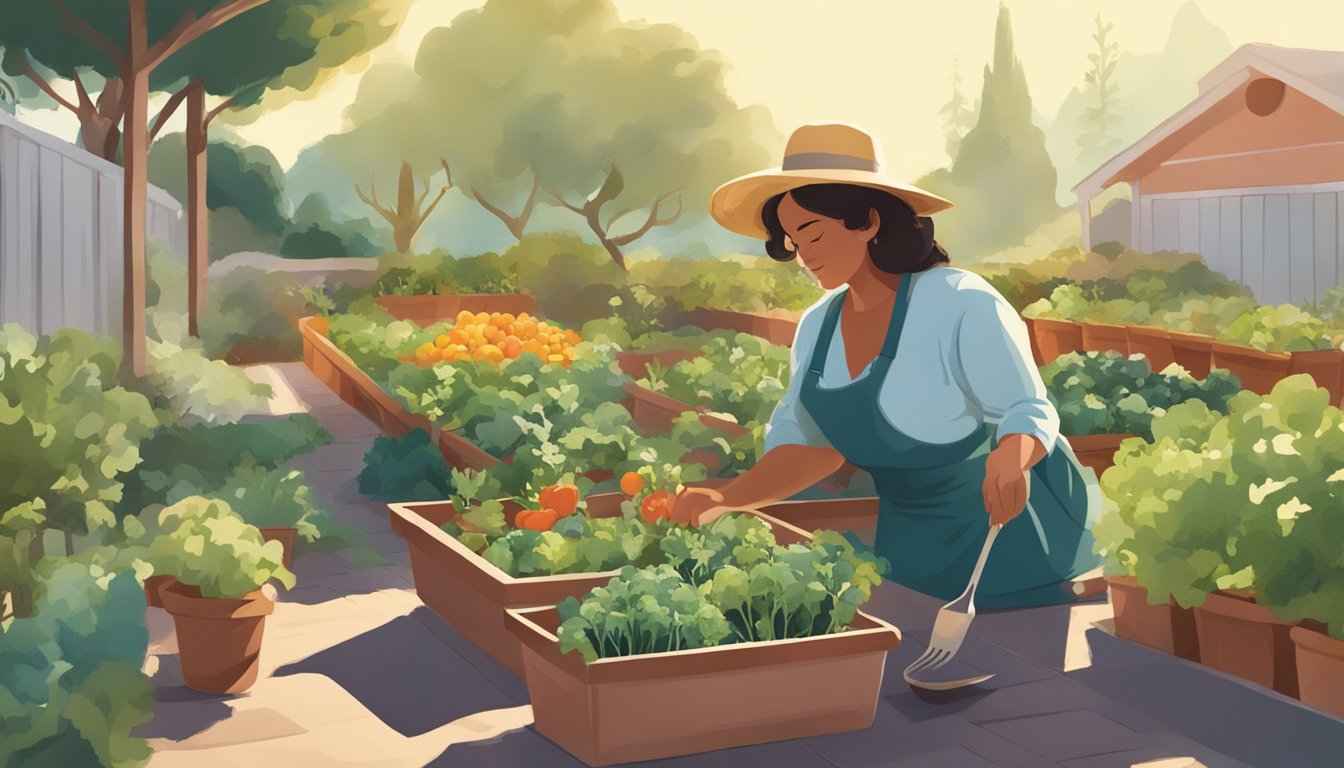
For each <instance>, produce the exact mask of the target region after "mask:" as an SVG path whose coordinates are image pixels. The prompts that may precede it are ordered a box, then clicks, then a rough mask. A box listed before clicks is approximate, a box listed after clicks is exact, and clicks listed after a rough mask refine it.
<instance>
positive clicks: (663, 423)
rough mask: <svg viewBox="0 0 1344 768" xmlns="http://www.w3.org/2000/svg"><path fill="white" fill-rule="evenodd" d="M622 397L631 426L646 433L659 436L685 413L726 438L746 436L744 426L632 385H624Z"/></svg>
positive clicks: (734, 438) (659, 393) (694, 406)
mask: <svg viewBox="0 0 1344 768" xmlns="http://www.w3.org/2000/svg"><path fill="white" fill-rule="evenodd" d="M625 394H626V398H625V400H624V401H623V403H622V404H623V405H625V407H626V410H628V411H630V416H631V418H632V419H633V420H634V422H635V426H637V427H639V428H640V429H641V430H644V432H645V433H647V434H660V433H663V432H666V431H668V430H670V429H672V422H674V421H676V419H677V417H678V416H681V415H682V414H683V413H685V412H687V411H695V412H696V413H699V414H700V422H701V423H702V424H704V425H705V426H707V427H714V428H715V429H719V430H722V431H723V432H725V433H727V434H728V436H729V438H730V439H733V440H736V439H737V438H739V437H742V436H743V435H745V434H747V429H746V427H743V426H742V425H741V424H738V423H737V422H735V421H729V420H727V419H722V418H719V417H718V416H712V415H710V414H709V412H708V411H707V409H705V408H702V407H700V406H696V405H691V404H689V403H683V402H681V401H680V400H677V399H676V398H672V397H668V396H667V395H664V394H662V393H661V392H654V391H653V390H650V389H645V388H644V387H641V386H639V385H638V384H636V383H633V382H631V383H629V384H626V385H625Z"/></svg>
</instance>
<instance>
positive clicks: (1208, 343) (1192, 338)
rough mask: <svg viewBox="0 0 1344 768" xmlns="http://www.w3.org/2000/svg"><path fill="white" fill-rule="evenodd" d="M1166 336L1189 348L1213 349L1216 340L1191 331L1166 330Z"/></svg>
mask: <svg viewBox="0 0 1344 768" xmlns="http://www.w3.org/2000/svg"><path fill="white" fill-rule="evenodd" d="M1167 338H1169V339H1171V341H1172V342H1173V343H1180V344H1182V345H1185V346H1186V347H1188V348H1190V349H1200V350H1203V349H1213V344H1214V342H1215V341H1216V339H1214V338H1213V337H1212V336H1207V335H1205V334H1202V333H1192V332H1190V331H1167Z"/></svg>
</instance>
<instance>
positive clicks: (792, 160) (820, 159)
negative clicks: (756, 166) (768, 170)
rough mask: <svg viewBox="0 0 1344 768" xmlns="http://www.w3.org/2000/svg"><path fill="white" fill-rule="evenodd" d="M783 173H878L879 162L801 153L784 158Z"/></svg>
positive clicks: (849, 156)
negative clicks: (828, 171) (841, 171)
mask: <svg viewBox="0 0 1344 768" xmlns="http://www.w3.org/2000/svg"><path fill="white" fill-rule="evenodd" d="M780 170H782V171H827V170H832V171H833V170H844V171H871V172H873V173H877V161H876V160H871V159H869V158H866V157H854V156H853V155H839V154H836V153H834V152H799V153H797V154H793V155H785V156H784V164H783V165H782V166H781V167H780Z"/></svg>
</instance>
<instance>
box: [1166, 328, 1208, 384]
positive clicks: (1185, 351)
mask: <svg viewBox="0 0 1344 768" xmlns="http://www.w3.org/2000/svg"><path fill="white" fill-rule="evenodd" d="M1167 335H1168V337H1169V338H1170V339H1171V355H1172V357H1173V358H1175V360H1176V364H1177V365H1179V366H1181V367H1182V368H1184V369H1185V370H1187V371H1189V372H1190V375H1191V376H1194V377H1195V378H1196V379H1202V378H1204V377H1206V376H1208V375H1209V370H1210V369H1212V367H1213V337H1212V336H1204V335H1201V334H1198V333H1182V332H1180V331H1170V332H1168V334H1167Z"/></svg>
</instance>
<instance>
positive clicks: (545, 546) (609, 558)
mask: <svg viewBox="0 0 1344 768" xmlns="http://www.w3.org/2000/svg"><path fill="white" fill-rule="evenodd" d="M663 530H664V529H663V528H662V527H660V526H650V525H648V524H647V523H645V522H644V521H642V520H638V519H626V518H623V517H614V518H590V517H588V516H587V515H585V514H573V515H570V516H569V517H565V518H562V519H561V520H559V521H557V522H556V524H555V526H554V527H553V528H552V529H551V530H549V531H531V530H510V531H509V532H508V533H506V534H504V535H503V536H501V537H499V538H497V539H495V540H494V541H492V542H490V544H489V545H487V546H486V547H485V549H484V550H483V551H482V552H481V557H483V558H485V560H486V561H488V562H489V563H490V564H492V565H494V566H495V567H496V568H499V569H500V570H501V571H504V572H505V573H507V574H509V575H510V576H513V577H526V576H554V575H557V574H562V573H597V572H600V571H610V570H614V569H616V568H621V567H623V566H627V565H635V566H643V565H650V564H653V563H655V562H657V561H658V541H659V539H660V538H661V533H662V531H663Z"/></svg>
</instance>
